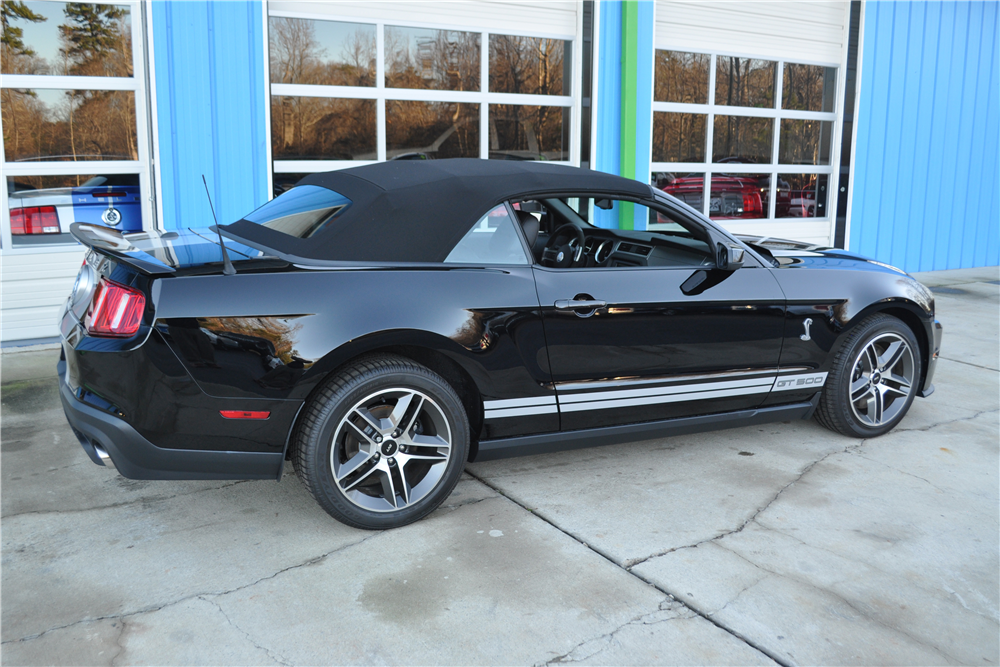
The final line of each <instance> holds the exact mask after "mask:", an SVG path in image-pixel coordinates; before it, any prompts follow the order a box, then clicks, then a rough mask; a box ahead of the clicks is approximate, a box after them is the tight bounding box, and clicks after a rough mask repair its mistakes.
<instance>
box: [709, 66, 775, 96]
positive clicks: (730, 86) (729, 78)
mask: <svg viewBox="0 0 1000 667" xmlns="http://www.w3.org/2000/svg"><path fill="white" fill-rule="evenodd" d="M776 65H777V63H775V62H774V61H771V60H758V59H756V58H736V57H733V56H719V57H718V58H717V59H716V69H715V103H716V104H722V105H725V106H731V107H761V108H766V109H773V108H774V76H775V73H776V71H777V67H776Z"/></svg>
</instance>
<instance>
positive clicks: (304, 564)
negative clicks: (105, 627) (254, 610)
mask: <svg viewBox="0 0 1000 667" xmlns="http://www.w3.org/2000/svg"><path fill="white" fill-rule="evenodd" d="M382 534H383V533H381V532H377V533H372V534H370V535H366V536H365V537H363V538H362V539H360V540H358V541H357V542H351V543H350V544H345V545H343V546H340V547H337V548H336V549H332V550H330V551H327V552H326V553H323V554H320V555H319V556H314V557H313V558H310V559H309V560H306V561H303V562H301V563H297V564H295V565H289V566H288V567H285V568H282V569H280V570H278V571H277V572H275V573H273V574H269V575H267V576H266V577H261V578H259V579H256V580H254V581H252V582H250V583H248V584H242V585H240V586H236V587H235V588H231V589H228V590H224V591H202V592H200V593H193V594H191V595H185V596H184V597H182V598H178V599H176V600H172V601H170V602H164V603H163V604H161V605H155V606H153V605H151V606H148V607H143V608H141V609H136V610H135V611H129V612H125V613H121V614H108V615H107V616H95V617H93V618H82V619H80V620H78V621H73V622H72V623H67V624H65V625H59V626H56V627H54V628H48V629H47V630H42V631H41V632H38V633H35V634H33V635H27V636H25V637H20V638H18V639H8V640H7V641H4V642H0V646H5V645H7V644H15V643H19V642H27V641H33V640H35V639H38V638H39V637H41V636H42V635H46V634H48V633H50V632H56V631H57V630H65V629H67V628H72V627H74V626H77V625H82V624H84V623H96V622H98V621H107V620H114V619H117V620H121V621H123V622H124V619H126V618H129V617H131V616H139V615H140V614H151V613H153V612H157V611H160V610H161V609H166V608H167V607H173V606H174V605H178V604H181V603H182V602H187V601H188V600H193V599H196V598H199V597H201V596H203V595H211V596H214V597H221V596H223V595H229V594H230V593H236V592H237V591H242V590H244V589H246V588H250V587H252V586H256V585H257V584H259V583H261V582H263V581H268V580H270V579H274V578H275V577H277V576H279V575H282V574H284V573H285V572H288V571H290V570H295V569H298V568H300V567H307V566H309V565H314V564H316V563H318V562H320V561H322V560H324V559H326V558H328V557H330V556H332V555H333V554H335V553H338V552H341V551H346V550H347V549H351V548H353V547H356V546H359V545H361V544H364V543H365V542H367V541H368V540H370V539H372V538H375V537H378V536H379V535H382Z"/></svg>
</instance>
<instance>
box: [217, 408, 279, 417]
mask: <svg viewBox="0 0 1000 667" xmlns="http://www.w3.org/2000/svg"><path fill="white" fill-rule="evenodd" d="M219 414H220V415H222V416H223V417H225V418H226V419H267V418H268V417H270V416H271V411H270V410H219Z"/></svg>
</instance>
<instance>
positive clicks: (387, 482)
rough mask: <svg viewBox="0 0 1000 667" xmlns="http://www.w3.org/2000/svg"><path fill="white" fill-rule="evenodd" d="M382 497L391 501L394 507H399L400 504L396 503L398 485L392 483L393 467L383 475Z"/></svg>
mask: <svg viewBox="0 0 1000 667" xmlns="http://www.w3.org/2000/svg"><path fill="white" fill-rule="evenodd" d="M382 497H383V498H385V499H386V500H387V501H389V503H391V504H392V506H393V507H395V508H397V509H398V508H399V505H397V504H396V486H395V484H393V483H392V469H391V468H390V469H387V470H386V471H385V474H384V475H382Z"/></svg>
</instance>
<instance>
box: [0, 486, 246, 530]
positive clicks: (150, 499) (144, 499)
mask: <svg viewBox="0 0 1000 667" xmlns="http://www.w3.org/2000/svg"><path fill="white" fill-rule="evenodd" d="M256 481H260V480H254V479H240V480H236V481H233V482H231V483H229V484H223V485H222V486H213V487H210V488H207V489H195V490H194V491H188V492H187V493H175V494H174V495H172V496H144V497H142V498H136V499H135V500H123V501H122V502H120V503H112V504H110V505H99V506H97V507H78V508H75V507H70V508H66V509H57V510H30V511H28V512H18V513H17V514H4V515H3V516H2V517H0V518H2V519H5V520H10V519H16V518H18V517H22V516H34V515H43V514H80V513H83V512H100V511H103V510H113V509H118V508H119V507H128V506H129V505H137V504H139V503H158V502H163V501H165V500H172V499H174V498H184V497H186V496H193V495H194V494H196V493H207V492H209V491H219V490H220V489H228V488H230V487H233V486H236V485H237V484H246V483H247V482H256Z"/></svg>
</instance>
